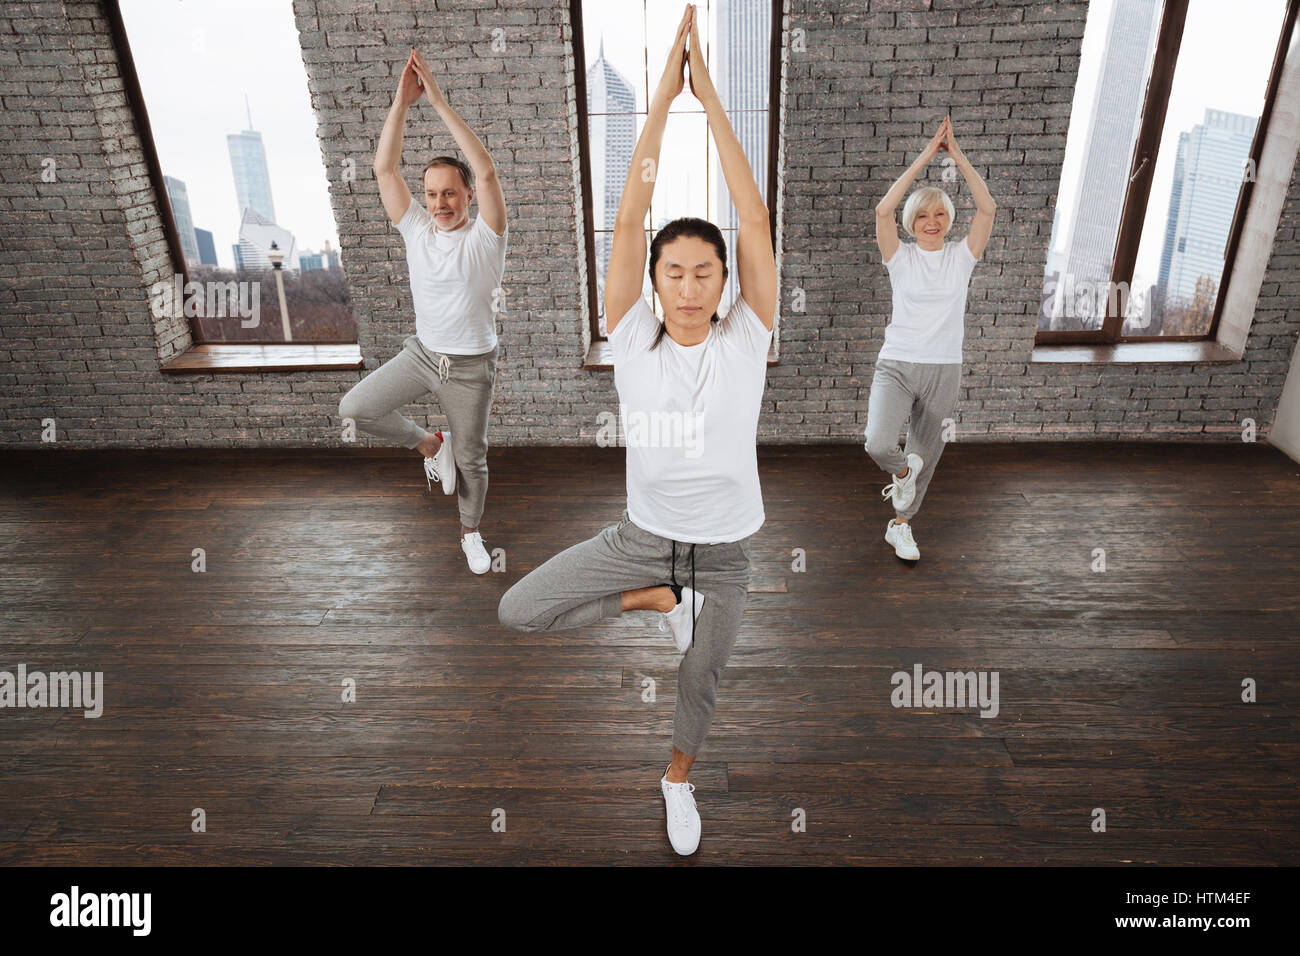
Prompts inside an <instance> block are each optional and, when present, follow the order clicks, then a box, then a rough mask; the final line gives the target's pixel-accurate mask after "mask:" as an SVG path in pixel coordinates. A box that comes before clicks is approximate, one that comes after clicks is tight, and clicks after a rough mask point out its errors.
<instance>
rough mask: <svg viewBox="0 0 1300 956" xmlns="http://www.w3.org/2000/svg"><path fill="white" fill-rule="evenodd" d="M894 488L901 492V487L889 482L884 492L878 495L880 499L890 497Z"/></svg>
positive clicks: (897, 483) (895, 482)
mask: <svg viewBox="0 0 1300 956" xmlns="http://www.w3.org/2000/svg"><path fill="white" fill-rule="evenodd" d="M895 488H897V489H898V490H899V491H902V487H901V485H900V483H899V482H897V481H891V482H890V483H889V484H887V485H885V490H884V491H882V492H881V493H880V497H882V498H888V497H889V496H890V495H892V494H893V493H894V489H895Z"/></svg>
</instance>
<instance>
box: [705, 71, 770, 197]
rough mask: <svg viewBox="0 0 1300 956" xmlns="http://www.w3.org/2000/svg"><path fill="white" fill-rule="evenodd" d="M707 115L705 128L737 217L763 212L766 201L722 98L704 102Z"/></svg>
mask: <svg viewBox="0 0 1300 956" xmlns="http://www.w3.org/2000/svg"><path fill="white" fill-rule="evenodd" d="M704 112H705V114H706V115H707V117H708V123H709V130H710V131H711V132H712V133H713V142H714V145H715V146H717V149H718V161H719V162H720V163H721V164H722V177H723V179H725V180H726V181H727V191H728V192H729V193H731V202H732V204H733V205H734V206H735V207H736V215H737V217H738V218H740V219H745V218H747V217H749V216H755V217H757V216H766V215H767V203H765V202H764V201H763V194H762V192H761V191H760V190H759V188H758V183H756V182H755V181H754V171H753V169H752V168H751V167H750V165H749V159H748V158H747V157H746V156H745V148H744V147H743V146H741V145H740V140H739V139H738V138H737V137H736V131H735V130H734V129H732V128H731V120H729V119H728V118H727V111H726V110H725V109H723V106H722V101H721V100H720V99H719V98H718V97H716V96H714V97H710V98H709V99H708V100H707V101H706V102H705V104H704Z"/></svg>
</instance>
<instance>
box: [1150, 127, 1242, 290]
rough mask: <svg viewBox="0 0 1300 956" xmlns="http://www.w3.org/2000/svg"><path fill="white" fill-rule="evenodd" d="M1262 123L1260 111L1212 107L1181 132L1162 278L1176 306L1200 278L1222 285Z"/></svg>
mask: <svg viewBox="0 0 1300 956" xmlns="http://www.w3.org/2000/svg"><path fill="white" fill-rule="evenodd" d="M1258 122H1259V118H1258V117H1256V116H1244V115H1242V114H1240V113H1228V112H1226V111H1224V110H1212V109H1207V110H1206V111H1205V119H1204V120H1203V121H1202V122H1200V123H1198V124H1197V125H1196V126H1194V127H1192V130H1191V132H1189V133H1182V134H1180V135H1179V137H1178V164H1177V166H1176V167H1175V168H1174V186H1173V191H1172V193H1171V195H1170V198H1169V222H1168V223H1167V224H1166V226H1165V242H1164V247H1163V248H1162V249H1161V252H1160V278H1159V280H1158V284H1159V286H1160V287H1161V289H1162V290H1163V295H1164V299H1165V301H1166V303H1168V304H1170V305H1173V304H1175V303H1182V304H1187V303H1189V302H1190V301H1191V299H1192V298H1193V296H1194V295H1195V292H1196V282H1197V280H1198V279H1201V278H1203V277H1208V278H1209V279H1210V281H1212V282H1213V283H1214V285H1215V287H1216V288H1217V286H1218V285H1219V281H1220V279H1221V278H1222V276H1223V257H1224V255H1225V253H1226V251H1227V246H1228V231H1229V229H1231V227H1232V216H1233V213H1234V212H1235V211H1236V208H1237V199H1238V197H1239V196H1240V194H1241V184H1242V180H1243V178H1244V176H1245V169H1246V167H1245V163H1246V159H1247V157H1249V156H1250V144H1251V140H1252V139H1253V138H1254V136H1255V126H1256V124H1257V123H1258Z"/></svg>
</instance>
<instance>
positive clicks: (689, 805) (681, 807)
mask: <svg viewBox="0 0 1300 956" xmlns="http://www.w3.org/2000/svg"><path fill="white" fill-rule="evenodd" d="M668 786H669V787H670V788H671V789H670V790H669V791H668V792H669V793H670V794H671V795H672V796H673V800H672V807H673V822H674V823H686V822H687V821H689V819H690V816H691V811H692V810H694V809H695V798H694V797H692V796H691V794H692V793H694V792H695V784H693V783H691V782H690V781H687V782H686V783H673V782H672V781H669V782H668Z"/></svg>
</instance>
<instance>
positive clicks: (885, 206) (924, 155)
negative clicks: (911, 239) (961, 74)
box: [876, 116, 949, 262]
mask: <svg viewBox="0 0 1300 956" xmlns="http://www.w3.org/2000/svg"><path fill="white" fill-rule="evenodd" d="M948 129H949V125H948V118H947V117H946V116H945V117H944V120H943V122H942V123H940V124H939V132H937V133H935V134H934V136H932V137H931V138H930V142H928V143H927V144H926V146H925V149H923V150H922V151H921V155H919V156H917V157H916V159H914V160H912V165H911V166H908V167H907V170H906V171H905V172H904V173H903V175H901V176H899V177H898V180H897V181H896V182H895V183H894V185H892V186H890V187H889V192H887V193H885V198H884V199H882V200H880V202H878V203H876V246H877V247H879V249H880V258H881V260H882V261H884V262H888V261H889V260H890V259H892V258H893V257H894V253H895V252H897V251H898V222H897V220H895V219H894V212H895V210H897V209H898V204H899V203H900V202H902V201H903V197H904V196H906V195H907V190H908V188H909V187H910V186H911V185H912V183H913V182H914V181H915V180H916V177H917V176H919V175H920V174H921V170H923V169H925V167H926V166H929V165H930V160H932V159H934V157H935V156H936V155H938V153H939V150H940V149H941V148H942V147H943V142H944V137H945V136H946V135H947V134H948Z"/></svg>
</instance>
